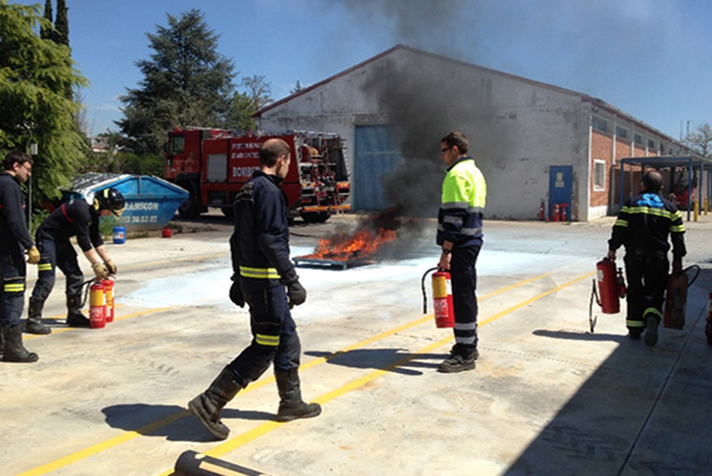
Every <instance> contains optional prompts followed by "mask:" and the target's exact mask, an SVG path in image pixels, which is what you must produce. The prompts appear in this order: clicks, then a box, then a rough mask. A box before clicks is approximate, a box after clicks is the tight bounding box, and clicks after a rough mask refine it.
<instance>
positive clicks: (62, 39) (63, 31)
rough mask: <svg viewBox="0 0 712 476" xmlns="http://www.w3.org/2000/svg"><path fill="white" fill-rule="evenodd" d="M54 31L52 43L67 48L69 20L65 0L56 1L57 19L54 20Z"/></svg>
mask: <svg viewBox="0 0 712 476" xmlns="http://www.w3.org/2000/svg"><path fill="white" fill-rule="evenodd" d="M54 29H55V33H54V41H56V42H57V43H59V44H60V45H67V46H69V18H68V17H67V3H66V1H65V0H57V18H55V20H54Z"/></svg>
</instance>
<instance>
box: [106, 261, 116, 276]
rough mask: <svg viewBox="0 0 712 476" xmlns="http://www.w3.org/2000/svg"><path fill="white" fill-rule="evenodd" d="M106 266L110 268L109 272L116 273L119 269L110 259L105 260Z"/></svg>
mask: <svg viewBox="0 0 712 476" xmlns="http://www.w3.org/2000/svg"><path fill="white" fill-rule="evenodd" d="M104 266H106V269H108V270H109V274H116V271H117V270H118V268H117V267H116V265H115V264H114V262H113V261H111V260H110V259H108V260H106V261H104Z"/></svg>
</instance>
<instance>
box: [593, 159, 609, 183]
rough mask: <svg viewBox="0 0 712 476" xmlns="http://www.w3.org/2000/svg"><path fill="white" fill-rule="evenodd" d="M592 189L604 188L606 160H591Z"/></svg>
mask: <svg viewBox="0 0 712 476" xmlns="http://www.w3.org/2000/svg"><path fill="white" fill-rule="evenodd" d="M593 189H594V190H605V189H606V161H604V160H598V159H595V160H594V161H593Z"/></svg>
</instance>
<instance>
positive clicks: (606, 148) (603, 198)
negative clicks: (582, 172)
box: [589, 131, 618, 207]
mask: <svg viewBox="0 0 712 476" xmlns="http://www.w3.org/2000/svg"><path fill="white" fill-rule="evenodd" d="M612 152H613V138H612V137H611V136H610V135H608V134H605V133H603V132H599V131H592V132H591V170H590V177H591V180H590V183H589V187H590V189H591V200H590V206H592V207H601V206H606V205H608V193H609V188H610V186H611V182H610V170H611V167H612V165H613V161H612V157H611V154H612ZM616 155H618V154H616ZM596 160H603V161H605V162H606V186H605V188H604V190H595V189H594V186H593V184H594V181H595V163H596Z"/></svg>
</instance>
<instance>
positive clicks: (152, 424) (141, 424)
mask: <svg viewBox="0 0 712 476" xmlns="http://www.w3.org/2000/svg"><path fill="white" fill-rule="evenodd" d="M102 412H103V413H104V416H105V419H106V423H108V424H109V426H110V427H112V428H118V429H121V430H124V431H129V432H136V433H138V434H140V435H142V436H156V437H164V438H166V439H167V440H168V441H195V442H207V441H215V438H214V437H213V436H212V435H210V434H209V433H208V431H207V430H206V429H205V428H204V427H203V425H202V424H201V423H200V421H198V419H197V418H195V417H194V416H193V415H191V413H190V412H189V411H188V410H186V409H185V408H182V407H179V406H177V405H148V404H145V403H133V404H125V405H112V406H110V407H106V408H104V409H103V410H102ZM275 416H276V415H274V414H272V413H266V412H257V411H243V410H237V409H235V408H225V409H223V410H222V412H221V417H222V418H230V419H242V420H264V421H272V420H274V418H275Z"/></svg>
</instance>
